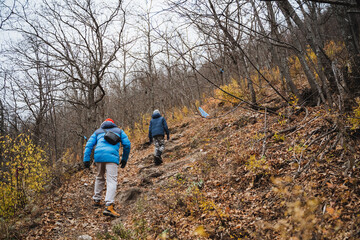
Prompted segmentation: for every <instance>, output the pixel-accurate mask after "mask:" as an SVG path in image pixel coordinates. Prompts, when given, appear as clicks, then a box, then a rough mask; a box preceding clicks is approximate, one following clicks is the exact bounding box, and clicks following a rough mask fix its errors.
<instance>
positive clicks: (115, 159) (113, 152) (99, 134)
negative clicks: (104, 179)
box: [84, 121, 131, 164]
mask: <svg viewBox="0 0 360 240" xmlns="http://www.w3.org/2000/svg"><path fill="white" fill-rule="evenodd" d="M104 129H105V131H112V132H113V133H115V134H117V135H118V136H120V139H121V141H120V142H121V145H122V147H123V153H122V159H121V160H122V161H125V162H127V160H128V158H129V153H130V147H131V144H130V141H129V139H128V137H127V136H126V134H125V132H124V131H123V130H121V129H120V128H118V127H117V126H116V125H115V124H114V123H112V122H109V121H106V122H103V123H102V124H101V126H100V128H99V129H97V130H96V131H95V132H94V133H93V135H91V137H90V139H89V141H87V143H86V146H85V153H84V162H88V161H90V155H91V151H92V149H93V148H94V146H95V145H96V147H95V152H94V161H95V162H110V163H116V164H119V148H120V143H118V144H116V145H112V144H110V143H108V142H107V141H106V140H105V139H104V135H105V131H104Z"/></svg>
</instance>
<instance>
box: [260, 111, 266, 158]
mask: <svg viewBox="0 0 360 240" xmlns="http://www.w3.org/2000/svg"><path fill="white" fill-rule="evenodd" d="M266 113H267V111H266V107H265V126H264V135H265V136H266V133H267V114H266ZM266 140H267V137H265V138H264V141H263V146H262V153H261V156H262V157H263V156H264V155H265V151H266Z"/></svg>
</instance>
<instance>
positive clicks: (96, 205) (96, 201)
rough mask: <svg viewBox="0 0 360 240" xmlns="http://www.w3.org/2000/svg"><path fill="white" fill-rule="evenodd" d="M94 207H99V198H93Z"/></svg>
mask: <svg viewBox="0 0 360 240" xmlns="http://www.w3.org/2000/svg"><path fill="white" fill-rule="evenodd" d="M93 205H94V207H101V202H100V200H94V204H93Z"/></svg>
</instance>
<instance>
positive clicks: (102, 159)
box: [84, 118, 131, 217]
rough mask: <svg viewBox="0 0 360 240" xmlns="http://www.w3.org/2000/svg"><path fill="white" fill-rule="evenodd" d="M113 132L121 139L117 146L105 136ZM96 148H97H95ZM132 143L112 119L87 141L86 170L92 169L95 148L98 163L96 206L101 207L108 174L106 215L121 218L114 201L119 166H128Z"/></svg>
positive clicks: (95, 157) (94, 197) (103, 124)
mask: <svg viewBox="0 0 360 240" xmlns="http://www.w3.org/2000/svg"><path fill="white" fill-rule="evenodd" d="M108 131H111V132H113V133H115V134H116V135H117V136H119V137H120V142H118V143H116V144H115V145H112V144H110V143H109V142H108V141H106V140H105V138H104V135H105V133H106V132H108ZM120 143H121V145H122V147H123V152H122V158H121V162H119V158H120V156H119V148H120ZM95 146H96V147H95ZM130 146H131V144H130V141H129V139H128V137H127V136H126V134H125V132H124V131H123V130H121V129H120V128H118V127H117V126H116V125H115V123H114V121H113V120H112V119H110V118H108V119H106V120H105V121H104V122H103V123H102V124H101V126H100V128H99V129H97V130H96V131H95V132H94V133H93V135H91V137H90V139H89V141H87V143H86V146H85V153H84V165H85V167H86V168H89V167H90V155H91V151H92V149H93V148H94V147H95V152H94V162H95V163H96V168H97V174H96V179H95V189H94V192H95V194H94V196H93V200H94V205H95V206H101V204H100V200H101V192H102V190H103V189H104V185H105V172H106V196H105V210H104V212H103V214H104V215H107V216H113V217H119V216H120V214H118V213H117V212H116V211H115V210H114V200H115V195H116V187H117V175H118V165H119V164H120V165H121V168H124V167H125V166H126V163H127V160H128V158H129V153H130Z"/></svg>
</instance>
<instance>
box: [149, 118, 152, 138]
mask: <svg viewBox="0 0 360 240" xmlns="http://www.w3.org/2000/svg"><path fill="white" fill-rule="evenodd" d="M151 125H152V124H151V121H150V124H149V142H151V141H152V133H151Z"/></svg>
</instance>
